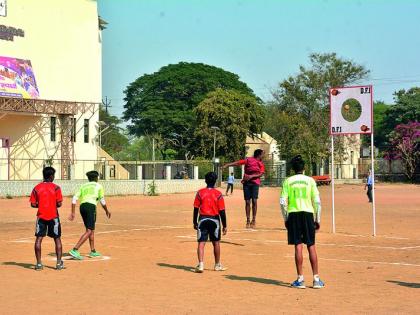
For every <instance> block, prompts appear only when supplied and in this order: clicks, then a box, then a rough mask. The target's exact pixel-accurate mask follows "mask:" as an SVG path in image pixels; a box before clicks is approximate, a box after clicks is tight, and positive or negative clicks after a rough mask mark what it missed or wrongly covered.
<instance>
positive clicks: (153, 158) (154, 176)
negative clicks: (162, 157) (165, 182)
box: [152, 137, 156, 180]
mask: <svg viewBox="0 0 420 315" xmlns="http://www.w3.org/2000/svg"><path fill="white" fill-rule="evenodd" d="M152 160H153V180H155V179H156V164H155V137H153V138H152Z"/></svg>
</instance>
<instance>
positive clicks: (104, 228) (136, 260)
mask: <svg viewBox="0 0 420 315" xmlns="http://www.w3.org/2000/svg"><path fill="white" fill-rule="evenodd" d="M376 193H377V233H378V236H377V237H376V238H373V237H371V236H370V235H371V233H372V225H371V217H372V212H371V208H370V204H369V203H368V202H367V197H366V195H365V192H364V191H363V186H357V185H348V186H336V221H337V233H336V234H332V233H331V232H332V229H331V189H330V187H322V188H321V195H322V201H323V218H322V224H321V231H320V232H319V233H318V234H317V249H318V255H319V259H320V275H321V278H322V279H323V280H324V281H325V283H326V288H325V289H322V290H314V289H312V288H307V289H305V290H297V289H292V288H290V287H289V283H290V282H291V281H293V280H294V279H295V277H296V274H295V268H294V261H293V247H290V246H287V245H286V233H285V230H284V229H283V222H282V218H281V214H280V210H279V207H278V197H279V190H278V189H274V188H262V189H261V191H260V204H259V213H258V220H257V224H258V226H257V229H256V230H249V229H248V230H247V229H245V228H244V225H245V218H244V213H243V212H244V211H243V200H242V191H239V190H236V191H235V192H234V195H233V196H229V197H226V198H225V200H226V206H227V214H228V229H229V232H228V235H227V236H225V237H224V238H223V243H222V262H223V263H224V264H225V265H226V266H227V267H228V268H229V269H228V270H227V271H225V272H215V271H212V270H211V269H212V267H213V263H214V262H213V257H212V248H211V244H208V245H207V247H206V261H205V268H206V270H205V272H204V273H203V274H195V273H193V267H194V266H195V265H196V256H195V255H196V254H195V252H196V242H195V231H194V230H193V229H192V223H191V222H192V202H193V198H194V194H193V193H189V194H174V195H161V196H157V197H146V196H128V197H110V198H108V204H109V206H110V209H111V211H112V218H111V220H107V219H106V218H105V215H104V213H103V211H102V210H101V209H100V210H98V225H97V233H96V247H97V250H98V251H100V252H101V253H102V254H103V255H105V256H104V258H103V259H89V258H86V259H85V260H83V261H74V260H67V259H66V260H65V266H66V269H65V270H62V271H56V270H54V269H53V267H54V266H55V260H54V259H55V258H54V255H53V252H54V246H53V241H52V240H51V239H48V238H46V239H45V240H44V243H43V262H44V264H45V265H46V266H47V267H49V268H45V269H44V270H43V271H34V270H33V267H34V262H35V259H34V254H33V241H34V237H33V233H34V222H35V210H34V209H31V208H30V207H29V204H28V200H27V198H19V199H12V200H8V199H1V200H0V214H1V215H0V236H1V241H0V279H1V280H0V284H1V285H0V305H1V309H0V313H1V314H100V313H101V314H197V313H203V314H209V313H212V314H281V313H308V312H311V313H325V314H355V313H365V314H366V313H369V314H373V313H375V314H384V313H386V314H390V313H400V314H401V313H411V314H419V313H420V303H419V296H420V295H419V293H420V228H419V224H420V186H415V185H402V184H401V185H387V184H379V185H378V186H377V190H376ZM69 209H70V199H66V201H65V203H64V206H63V208H62V209H61V210H60V213H61V219H62V229H63V236H62V240H63V245H64V249H65V251H68V250H69V249H71V248H72V246H73V245H74V244H75V242H76V241H77V239H78V237H79V236H80V234H81V233H82V231H83V224H82V222H81V218H80V216H79V215H78V216H77V219H76V222H69V221H68V220H67V216H68V214H69V211H70V210H69ZM81 251H82V253H84V254H86V253H88V251H89V250H88V245H87V244H86V245H84V247H82V249H81ZM67 258H68V257H67ZM304 271H305V277H306V282H307V285H309V286H311V284H312V275H311V270H310V265H309V261H308V255H307V254H306V253H305V261H304Z"/></svg>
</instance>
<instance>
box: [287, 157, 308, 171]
mask: <svg viewBox="0 0 420 315" xmlns="http://www.w3.org/2000/svg"><path fill="white" fill-rule="evenodd" d="M290 164H291V165H292V169H293V170H294V171H295V173H300V172H302V171H303V170H304V169H305V161H304V160H303V159H302V156H301V155H296V156H295V157H294V158H293V159H291V160H290Z"/></svg>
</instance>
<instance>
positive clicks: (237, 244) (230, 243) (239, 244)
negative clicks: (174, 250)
mask: <svg viewBox="0 0 420 315" xmlns="http://www.w3.org/2000/svg"><path fill="white" fill-rule="evenodd" d="M180 243H197V241H180ZM220 243H221V244H226V245H233V246H245V244H241V243H234V242H228V241H220Z"/></svg>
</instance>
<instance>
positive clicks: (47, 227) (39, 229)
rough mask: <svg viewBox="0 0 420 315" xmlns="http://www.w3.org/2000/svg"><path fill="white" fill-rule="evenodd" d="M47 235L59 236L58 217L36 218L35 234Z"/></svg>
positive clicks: (59, 225)
mask: <svg viewBox="0 0 420 315" xmlns="http://www.w3.org/2000/svg"><path fill="white" fill-rule="evenodd" d="M47 235H48V236H49V237H51V238H54V239H55V238H59V237H61V223H60V219H59V218H55V219H52V220H43V219H40V218H38V219H37V220H36V225H35V236H37V237H44V236H47Z"/></svg>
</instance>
